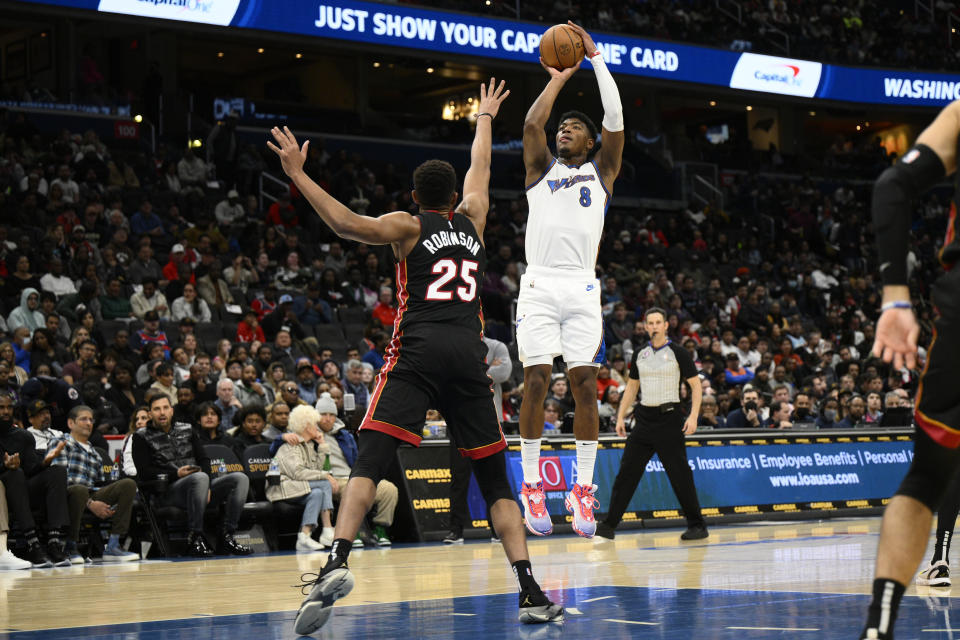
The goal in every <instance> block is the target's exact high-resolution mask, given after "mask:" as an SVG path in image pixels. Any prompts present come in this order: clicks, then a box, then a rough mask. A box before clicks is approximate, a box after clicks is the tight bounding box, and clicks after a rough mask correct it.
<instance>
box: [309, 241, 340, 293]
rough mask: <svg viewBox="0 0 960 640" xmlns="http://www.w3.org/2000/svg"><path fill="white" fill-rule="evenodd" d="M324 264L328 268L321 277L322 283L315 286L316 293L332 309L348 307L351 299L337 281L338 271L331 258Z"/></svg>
mask: <svg viewBox="0 0 960 640" xmlns="http://www.w3.org/2000/svg"><path fill="white" fill-rule="evenodd" d="M337 246H338V247H339V246H340V245H339V244H338V245H337ZM324 264H326V265H327V268H326V269H324V270H323V274H322V275H321V276H320V282H319V283H316V285H314V291H317V293H318V294H319V296H320V297H321V298H322V299H323V300H324V302H326V303H327V304H328V305H329V306H330V307H339V306H341V305H344V306H346V305H347V304H348V300H349V299H348V297H347V293H346V292H345V291H344V288H343V285H342V284H341V283H340V282H339V281H338V279H337V271H336V270H335V269H333V268H331V266H330V259H329V258H328V259H327V260H326V262H325V263H324ZM308 290H309V288H308Z"/></svg>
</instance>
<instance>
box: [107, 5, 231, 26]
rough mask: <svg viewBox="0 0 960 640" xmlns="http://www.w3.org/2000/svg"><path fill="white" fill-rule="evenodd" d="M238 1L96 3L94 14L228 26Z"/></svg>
mask: <svg viewBox="0 0 960 640" xmlns="http://www.w3.org/2000/svg"><path fill="white" fill-rule="evenodd" d="M239 5H240V0H100V4H99V6H98V7H97V10H98V11H105V12H109V13H121V14H126V15H135V16H145V17H150V18H165V19H168V20H183V21H186V22H200V23H204V24H217V25H224V26H225V25H228V24H230V21H231V20H233V16H234V14H235V13H236V12H237V7H238V6H239Z"/></svg>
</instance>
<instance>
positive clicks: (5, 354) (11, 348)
mask: <svg viewBox="0 0 960 640" xmlns="http://www.w3.org/2000/svg"><path fill="white" fill-rule="evenodd" d="M29 338H30V330H29V329H27V328H26V327H20V328H19V329H16V330H15V331H14V332H13V342H2V343H0V359H3V360H6V361H7V364H9V365H10V369H11V371H12V375H14V376H15V377H16V379H17V384H19V385H22V384H23V383H25V382H26V381H27V378H28V375H27V370H28V369H30V351H29V350H28V349H27V348H26V344H25V342H27V341H28V340H29Z"/></svg>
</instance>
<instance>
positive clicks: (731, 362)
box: [723, 351, 754, 385]
mask: <svg viewBox="0 0 960 640" xmlns="http://www.w3.org/2000/svg"><path fill="white" fill-rule="evenodd" d="M726 360H727V368H726V369H724V372H723V377H724V380H726V383H727V385H737V384H746V383H748V382H750V381H751V380H753V375H754V374H753V371H750V369H746V368H744V367H743V366H741V365H740V356H739V355H737V352H736V351H731V352H730V353H728V354H727V358H726Z"/></svg>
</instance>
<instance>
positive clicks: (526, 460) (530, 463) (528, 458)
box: [520, 438, 540, 484]
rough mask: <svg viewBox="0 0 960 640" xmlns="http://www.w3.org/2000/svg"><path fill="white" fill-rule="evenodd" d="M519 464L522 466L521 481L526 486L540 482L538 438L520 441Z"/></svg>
mask: <svg viewBox="0 0 960 640" xmlns="http://www.w3.org/2000/svg"><path fill="white" fill-rule="evenodd" d="M520 463H521V465H522V466H523V481H524V482H526V483H527V484H537V483H538V482H540V438H537V439H535V440H527V439H526V438H521V439H520Z"/></svg>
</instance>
